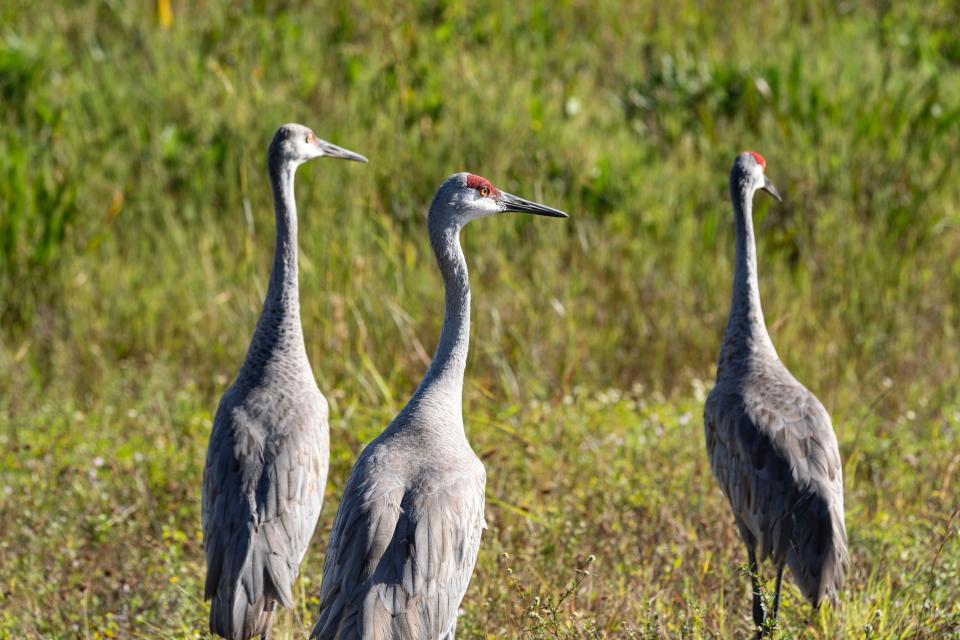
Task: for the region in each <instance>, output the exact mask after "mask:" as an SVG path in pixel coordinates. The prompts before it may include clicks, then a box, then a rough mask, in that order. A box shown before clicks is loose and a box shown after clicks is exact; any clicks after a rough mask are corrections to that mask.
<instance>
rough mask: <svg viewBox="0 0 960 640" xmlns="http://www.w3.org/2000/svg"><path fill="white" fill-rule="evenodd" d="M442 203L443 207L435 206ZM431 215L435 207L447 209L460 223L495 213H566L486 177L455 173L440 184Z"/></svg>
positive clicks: (556, 214)
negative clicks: (496, 184) (493, 182)
mask: <svg viewBox="0 0 960 640" xmlns="http://www.w3.org/2000/svg"><path fill="white" fill-rule="evenodd" d="M437 204H444V205H446V206H444V207H437ZM430 210H431V216H433V215H434V213H433V212H434V211H437V212H438V214H437V215H441V214H440V211H441V210H443V211H446V212H447V214H448V215H451V216H452V217H453V218H454V219H455V221H456V223H457V224H458V225H459V226H463V225H464V224H466V223H468V222H470V221H471V220H475V219H477V218H485V217H487V216H492V215H495V214H498V213H509V212H518V213H530V214H533V215H538V216H548V217H551V218H566V217H568V216H567V214H566V213H564V212H563V211H560V210H559V209H554V208H553V207H548V206H546V205H543V204H539V203H537V202H532V201H530V200H526V199H524V198H520V197H518V196H515V195H513V194H510V193H507V192H505V191H501V190H500V189H497V188H496V187H495V186H493V184H492V183H491V182H490V181H489V180H487V179H486V178H482V177H480V176H478V175H474V174H472V173H466V172H463V173H455V174H453V175H452V176H450V177H449V178H447V180H446V181H445V182H444V183H443V184H442V185H441V186H440V190H439V191H437V195H436V197H435V198H434V206H432V207H431V209H430Z"/></svg>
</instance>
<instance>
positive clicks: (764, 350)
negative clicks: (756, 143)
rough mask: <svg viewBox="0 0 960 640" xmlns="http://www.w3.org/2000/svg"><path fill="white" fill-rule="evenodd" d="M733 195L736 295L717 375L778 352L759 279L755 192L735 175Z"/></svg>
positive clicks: (731, 182)
mask: <svg viewBox="0 0 960 640" xmlns="http://www.w3.org/2000/svg"><path fill="white" fill-rule="evenodd" d="M730 196H731V200H732V201H733V220H734V233H735V236H736V249H735V250H736V254H735V259H734V268H733V296H732V299H731V302H730V315H729V318H728V320H727V328H726V330H725V332H724V335H723V347H722V348H721V351H720V359H719V362H718V364H717V375H718V376H719V375H720V374H722V373H725V372H727V371H731V370H732V371H739V370H741V367H738V366H735V365H736V364H737V363H746V364H749V362H750V361H751V360H752V358H754V357H756V356H759V355H769V354H772V355H773V356H774V357H776V350H775V349H774V347H773V342H772V341H771V340H770V335H769V334H768V333H767V327H766V324H765V323H764V320H763V309H762V307H761V305H760V285H759V282H758V278H757V243H756V239H755V237H754V230H753V189H752V188H751V187H750V186H749V184H747V183H746V182H745V181H740V180H737V179H735V177H734V176H731V180H730Z"/></svg>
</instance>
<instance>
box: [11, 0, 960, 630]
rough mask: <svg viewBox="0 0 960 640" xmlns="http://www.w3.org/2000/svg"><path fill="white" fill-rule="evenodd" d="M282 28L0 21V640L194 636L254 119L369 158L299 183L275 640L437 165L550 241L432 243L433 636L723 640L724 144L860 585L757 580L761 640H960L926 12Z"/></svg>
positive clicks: (261, 249) (528, 12) (260, 18)
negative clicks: (448, 524) (452, 428)
mask: <svg viewBox="0 0 960 640" xmlns="http://www.w3.org/2000/svg"><path fill="white" fill-rule="evenodd" d="M301 4H306V3H298V2H287V3H280V4H278V3H260V2H251V3H241V4H234V5H233V6H231V7H223V6H221V5H220V3H206V2H191V3H184V2H170V3H166V2H163V3H120V2H112V1H108V0H101V1H89V2H79V3H74V4H70V5H66V4H62V3H52V2H47V1H46V0H41V1H40V2H32V3H27V2H22V1H20V0H14V2H12V3H7V4H5V5H4V6H3V7H0V129H2V132H0V322H2V330H0V461H2V462H0V523H3V524H2V525H0V605H2V606H0V638H6V637H16V638H22V637H64V638H67V637H89V638H95V637H116V638H129V637H144V638H146V637H149V638H158V637H159V638H186V637H206V622H205V619H206V615H207V605H206V604H205V603H204V602H202V599H201V594H202V578H203V560H202V551H201V540H200V534H199V529H200V522H199V486H200V485H199V482H200V474H201V471H202V464H203V459H204V457H203V454H204V450H205V447H206V440H207V437H208V434H209V428H210V422H211V418H212V411H213V409H214V408H215V406H216V401H217V398H218V397H219V395H220V393H222V391H223V390H224V388H225V387H226V386H227V385H228V384H229V382H230V380H231V378H232V376H233V375H234V374H235V372H236V370H237V367H238V366H239V363H240V361H241V359H242V357H243V354H244V352H245V349H246V346H247V341H248V340H249V336H250V332H251V330H252V327H253V324H254V323H255V321H256V317H257V313H258V311H259V307H260V304H261V302H262V299H263V295H264V292H265V289H266V284H267V280H268V276H269V265H270V258H271V250H272V234H273V217H272V211H271V204H270V192H269V187H268V184H267V179H266V175H265V171H264V160H265V158H264V155H265V147H266V144H267V142H268V141H269V139H270V136H271V135H272V133H273V130H274V129H275V127H276V126H277V125H279V124H281V123H283V122H288V121H300V122H303V123H305V124H308V125H310V126H312V127H314V128H315V129H316V130H317V132H318V133H319V134H320V135H321V136H322V137H324V138H327V139H330V140H332V141H334V142H337V143H341V144H343V145H346V146H347V147H349V148H351V149H356V150H357V151H359V152H361V153H364V154H365V155H367V156H368V157H369V158H370V160H371V162H370V164H369V165H365V166H358V165H353V164H348V163H336V162H323V161H319V162H316V163H313V164H311V165H308V166H306V167H304V169H303V170H301V172H300V174H299V176H298V183H297V190H298V200H299V204H300V209H301V215H300V218H301V231H300V243H301V292H302V303H303V322H304V330H305V334H306V337H307V343H308V350H309V353H310V357H311V361H312V362H313V365H314V370H315V373H316V375H317V378H318V382H319V384H320V387H321V389H323V390H324V392H325V393H326V395H327V397H328V399H329V400H330V404H331V421H332V434H331V442H332V446H333V451H332V456H331V457H332V459H331V472H330V483H329V486H328V487H327V493H326V496H327V497H326V503H325V505H324V513H323V516H322V518H321V524H320V527H319V528H318V533H317V535H316V537H315V540H314V545H313V547H312V549H311V551H310V552H309V553H308V556H307V559H306V562H305V565H304V567H303V572H302V576H301V579H300V581H299V583H298V585H297V590H296V593H297V595H298V605H297V608H296V610H295V611H293V612H285V613H284V614H283V615H281V616H280V619H279V621H278V625H277V627H276V629H277V631H278V637H302V636H303V635H304V634H305V632H306V630H307V629H308V628H309V626H310V624H311V622H312V621H313V618H314V617H315V615H316V604H317V603H316V596H317V594H318V593H319V577H320V573H321V563H322V558H323V547H324V545H325V542H326V538H327V534H328V532H329V527H330V525H331V523H332V518H333V514H334V513H335V510H336V506H337V499H338V498H339V495H340V491H341V489H342V486H343V483H344V482H345V479H346V475H347V473H348V471H349V468H350V466H351V465H352V463H353V460H354V459H355V456H356V454H357V453H358V452H359V451H360V449H361V448H362V446H363V445H364V444H365V443H366V442H368V441H369V440H370V439H371V438H372V437H373V436H375V435H376V434H377V433H378V432H379V430H380V429H381V428H382V427H383V426H384V425H385V424H386V423H387V422H388V421H389V420H390V418H392V417H393V415H394V414H395V412H396V411H397V410H398V409H399V408H400V406H402V404H403V402H404V401H405V399H406V398H407V397H408V396H409V394H410V393H411V392H412V390H413V388H414V387H415V385H416V383H417V381H418V379H419V377H420V376H421V375H422V373H423V370H424V368H425V365H426V362H427V361H428V360H429V357H430V355H431V354H432V352H433V348H434V346H435V340H436V335H437V332H438V330H439V326H440V321H441V309H442V290H441V287H440V281H439V277H438V276H437V274H436V273H435V265H434V262H433V257H432V255H431V254H430V252H429V245H428V243H427V241H426V236H425V229H424V215H425V211H426V206H427V204H428V203H429V201H430V198H431V197H432V195H433V192H434V190H435V189H436V187H437V186H438V185H439V184H440V182H441V181H442V180H443V179H444V178H445V177H446V176H447V175H448V174H450V173H452V172H454V171H458V170H464V169H467V170H471V171H474V172H476V173H479V174H481V175H484V176H486V177H488V178H490V179H491V180H492V181H493V182H494V184H497V185H499V186H501V187H503V188H504V189H506V190H508V191H511V192H514V193H518V194H519V195H523V196H529V197H532V198H535V199H538V200H540V201H543V202H545V203H547V204H550V205H553V206H557V207H560V208H562V209H564V210H566V211H569V212H570V213H571V219H570V220H569V221H566V222H565V223H562V224H549V223H544V221H542V220H534V219H530V220H527V219H521V218H520V217H516V218H508V219H500V220H483V221H479V222H477V223H475V224H473V225H471V226H470V227H469V228H468V229H466V230H465V231H464V234H463V242H464V248H465V252H466V254H467V258H468V262H469V264H470V268H471V278H472V284H473V289H474V312H473V313H474V328H473V343H472V351H471V357H470V363H469V367H468V373H467V384H466V389H467V390H466V398H465V418H466V422H467V428H468V431H469V436H470V439H471V443H472V445H473V447H474V449H475V450H476V451H477V453H478V454H479V455H480V456H481V458H482V459H483V460H484V462H485V464H486V467H487V470H488V478H489V479H488V489H487V491H488V500H487V521H488V525H489V528H488V530H487V531H486V532H485V535H484V539H483V546H482V549H481V553H480V558H479V561H478V565H477V570H476V573H475V575H474V578H473V581H472V582H471V585H470V590H469V592H468V595H467V597H466V600H465V601H464V604H463V608H464V616H463V618H462V621H461V624H460V627H459V631H460V636H461V637H463V638H468V639H469V638H502V637H522V638H553V637H561V638H594V637H609V638H621V637H622V638H630V637H633V638H663V637H671V638H672V637H684V638H729V637H748V635H749V632H750V613H749V604H750V603H749V593H748V581H747V580H746V579H745V578H744V577H743V576H742V575H741V574H740V569H741V567H742V565H744V564H745V562H746V558H745V557H744V556H745V554H744V552H743V549H742V548H741V545H740V543H739V542H738V540H737V537H736V534H735V531H734V528H733V526H732V523H731V521H730V517H729V513H728V510H727V508H726V506H725V504H724V500H723V497H722V495H721V494H720V492H719V491H718V490H717V489H716V487H715V485H714V483H713V480H712V478H711V477H710V473H709V466H708V463H707V459H706V455H705V452H704V448H703V439H702V423H701V419H700V415H701V411H702V404H703V398H704V397H705V393H706V391H707V390H708V389H709V386H710V384H711V382H710V380H711V378H712V373H713V365H714V361H715V358H716V352H717V349H718V347H719V341H720V335H721V333H722V329H723V325H724V321H725V317H726V312H727V306H728V304H729V287H730V270H731V266H732V262H733V246H732V244H733V239H732V229H731V227H732V225H731V220H730V212H729V204H728V201H727V196H726V176H727V171H728V170H729V166H730V163H731V161H732V159H733V156H734V154H735V153H736V152H738V151H740V150H742V149H744V148H753V149H756V150H758V151H761V152H762V153H763V154H764V155H765V156H766V157H767V160H768V165H769V175H770V176H771V178H772V179H773V181H774V182H775V183H776V184H777V186H778V187H779V188H780V190H781V191H782V192H784V193H785V195H786V200H785V202H784V204H783V205H775V203H773V202H772V201H770V200H769V199H763V198H762V196H761V197H759V198H758V200H757V211H756V218H757V229H758V240H759V255H760V261H761V288H762V292H763V297H764V304H765V310H766V315H767V321H768V324H769V326H770V329H771V333H772V335H773V338H774V341H775V343H776V344H777V346H778V349H779V352H780V355H781V357H782V358H783V359H784V360H785V362H786V363H787V364H788V366H789V367H790V368H791V369H792V370H793V371H794V372H795V373H796V375H797V376H798V378H799V379H800V380H802V381H803V382H804V383H806V384H807V385H808V386H809V387H810V388H811V389H812V390H813V391H815V392H816V393H817V394H818V395H819V397H820V398H821V399H822V400H823V401H824V403H825V404H826V406H827V407H828V409H829V410H830V411H831V414H832V415H833V417H834V423H835V427H836V430H837V434H838V438H839V441H840V446H841V452H842V455H843V458H844V463H845V480H846V482H845V485H846V508H847V526H848V530H849V534H850V547H851V552H852V555H853V566H852V568H851V572H850V576H849V579H848V581H847V585H846V587H845V589H844V592H843V595H842V600H841V604H840V606H839V607H838V608H836V609H833V608H825V609H824V610H823V611H821V612H819V613H817V614H812V615H811V614H810V612H809V611H808V610H807V609H806V607H805V606H804V604H803V602H802V601H801V598H800V597H799V595H798V594H797V592H796V591H795V590H794V589H793V587H792V586H790V587H788V588H787V590H786V594H785V596H784V611H783V620H782V625H781V633H782V636H783V637H785V638H823V639H827V638H838V637H842V638H906V637H928V638H945V637H960V607H958V605H957V602H958V601H960V542H958V535H960V516H958V514H957V511H956V510H957V507H958V505H960V499H958V496H960V488H958V487H960V485H958V483H960V479H958V477H957V474H958V470H960V453H958V451H960V442H958V440H960V391H958V386H957V380H958V379H960V335H958V328H960V213H958V212H960V165H958V161H957V158H958V154H960V107H958V105H960V75H958V74H957V73H956V68H957V64H958V63H960V39H958V36H957V35H956V28H955V25H956V19H957V16H956V15H952V13H951V12H953V9H952V8H950V7H948V6H947V5H946V4H944V5H942V6H935V5H929V6H924V7H914V6H910V4H909V3H900V4H896V5H895V6H890V7H889V8H887V9H884V8H882V7H873V6H869V5H868V6H861V7H856V6H854V5H849V6H848V5H836V6H835V5H834V4H833V3H807V4H804V5H801V4H799V3H786V2H768V3H753V4H747V5H743V6H741V7H739V8H738V13H737V15H736V19H733V16H731V15H730V14H729V12H728V8H725V7H726V5H723V3H707V4H706V5H703V6H701V5H697V6H693V5H688V4H687V3H659V4H651V3H624V4H621V3H617V2H613V1H612V0H601V1H599V2H592V3H581V2H559V3H541V2H527V3H512V4H509V5H506V4H501V3H494V2H481V1H477V2H449V3H439V2H438V3H434V2H415V3H409V4H401V5H394V6H391V7H385V6H381V3H372V2H367V1H366V0H360V1H359V2H358V1H354V2H339V1H337V2H325V3H320V5H319V6H316V7H307V6H300V5H301ZM591 558H592V560H591ZM764 577H765V578H766V579H767V580H770V579H771V578H772V576H771V575H769V570H768V574H767V575H765V576H764ZM574 584H576V588H574V589H572V590H571V586H572V585H574ZM951 634H952V635H951Z"/></svg>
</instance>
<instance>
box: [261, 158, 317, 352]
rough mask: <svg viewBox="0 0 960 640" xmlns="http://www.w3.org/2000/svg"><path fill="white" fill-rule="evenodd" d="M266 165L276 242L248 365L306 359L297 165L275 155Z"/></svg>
mask: <svg viewBox="0 0 960 640" xmlns="http://www.w3.org/2000/svg"><path fill="white" fill-rule="evenodd" d="M268 166H269V172H270V185H271V187H272V188H273V202H274V210H275V213H276V244H275V246H274V253H273V269H272V270H271V272H270V284H269V285H268V287H267V295H266V297H265V298H264V301H263V309H262V311H261V312H260V318H259V320H258V321H257V328H256V330H255V331H254V335H253V340H252V341H251V343H250V350H249V351H248V353H247V363H246V364H247V365H263V364H265V363H268V362H270V361H272V360H273V359H274V358H276V357H277V356H281V355H282V356H283V357H284V358H286V359H289V358H291V357H295V358H303V359H304V361H305V360H306V347H305V345H304V342H303V329H302V327H301V324H300V293H299V280H298V273H297V202H296V197H295V195H294V188H293V184H294V173H295V172H296V166H295V165H294V164H293V163H291V162H284V161H280V160H278V159H276V158H274V157H270V158H269V160H268Z"/></svg>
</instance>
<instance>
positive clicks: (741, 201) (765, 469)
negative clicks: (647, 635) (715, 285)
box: [703, 151, 848, 637]
mask: <svg viewBox="0 0 960 640" xmlns="http://www.w3.org/2000/svg"><path fill="white" fill-rule="evenodd" d="M759 189H763V190H764V191H767V192H768V193H770V194H771V195H772V196H773V197H774V198H776V199H777V200H778V201H779V200H780V194H779V193H777V190H776V188H775V187H774V186H773V184H772V183H771V182H770V180H769V179H768V178H767V176H766V162H765V161H764V159H763V157H762V156H761V155H760V154H758V153H754V152H750V151H748V152H744V153H741V154H740V155H739V156H737V159H736V161H735V162H734V164H733V169H732V171H731V172H730V197H731V199H732V200H733V214H734V228H735V233H736V259H735V263H734V276H733V300H732V302H731V304H730V317H729V320H728V321H727V328H726V331H725V332H724V335H723V345H722V347H721V349H720V357H719V359H718V362H717V383H716V386H714V388H713V390H712V391H711V392H710V395H709V396H708V397H707V402H706V407H705V409H704V413H703V422H704V431H705V435H706V444H707V452H708V454H709V456H710V467H711V469H712V470H713V474H714V476H715V477H716V479H717V482H718V483H719V485H720V488H721V489H723V492H724V494H726V496H727V499H728V500H729V501H730V507H731V509H732V511H733V518H734V521H735V523H736V525H737V529H738V530H739V533H740V536H741V538H742V539H743V542H744V544H745V545H746V547H747V556H748V559H749V563H750V564H749V568H750V576H751V586H752V591H753V620H754V622H755V623H756V625H757V626H758V627H759V628H760V630H759V631H758V637H760V636H762V634H763V633H764V630H765V629H766V628H768V627H770V626H772V625H775V624H776V620H777V612H778V610H779V606H780V586H781V581H782V579H783V569H784V566H789V567H790V572H791V574H792V576H793V580H794V582H795V583H796V584H797V586H798V587H799V588H800V592H801V593H802V594H803V596H804V597H805V598H806V599H807V600H808V601H809V602H810V604H812V605H813V607H814V608H817V607H819V606H820V603H821V602H822V601H823V600H824V599H830V600H833V601H835V600H836V596H837V593H838V591H839V589H840V587H841V584H842V582H843V573H844V570H845V568H846V565H847V564H848V556H847V534H846V529H845V527H844V523H843V472H842V469H841V466H840V451H839V449H838V447H837V438H836V436H835V435H834V433H833V427H832V426H831V424H830V416H829V415H827V411H826V410H825V409H824V408H823V405H822V404H820V401H819V400H817V398H816V397H815V396H814V395H813V394H812V393H810V392H809V391H808V390H807V389H806V388H805V387H804V386H803V385H801V384H800V383H799V382H797V380H796V379H795V378H794V377H793V376H792V375H791V374H790V372H789V371H787V368H786V367H785V366H784V365H783V363H782V362H780V358H779V357H778V356H777V352H776V350H775V349H774V347H773V342H772V341H771V340H770V336H769V334H768V333H767V329H766V326H765V325H764V321H763V311H762V310H761V308H760V290H759V285H758V283H757V249H756V242H755V240H754V231H753V195H754V193H755V192H756V191H757V190H759ZM757 552H759V560H760V561H761V562H762V561H763V560H764V559H766V558H768V557H769V558H770V559H771V560H772V563H773V565H774V567H775V568H776V572H777V579H776V587H775V593H774V598H773V605H772V612H770V618H769V620H766V624H765V619H764V610H763V602H762V597H761V593H760V584H759V579H758V565H757V561H758V556H757Z"/></svg>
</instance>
